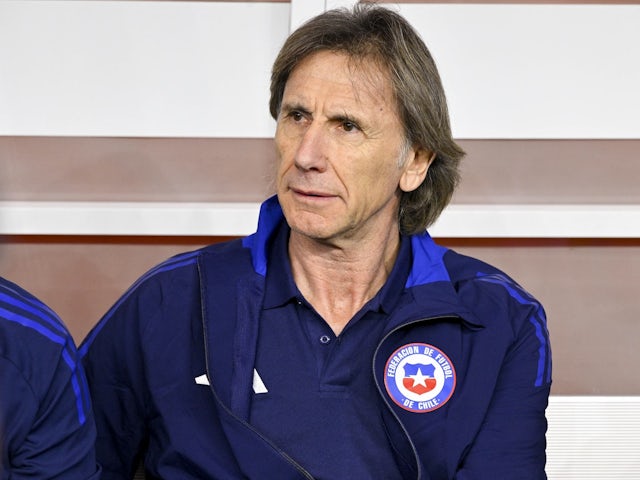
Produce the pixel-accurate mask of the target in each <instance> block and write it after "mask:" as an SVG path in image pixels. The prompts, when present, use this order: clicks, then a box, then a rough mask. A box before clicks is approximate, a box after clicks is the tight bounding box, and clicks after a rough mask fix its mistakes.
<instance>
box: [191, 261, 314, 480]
mask: <svg viewBox="0 0 640 480" xmlns="http://www.w3.org/2000/svg"><path fill="white" fill-rule="evenodd" d="M198 270H200V265H198ZM200 297H201V299H202V300H201V307H200V308H201V314H200V318H201V321H202V333H203V341H204V356H205V369H206V371H207V378H209V390H211V393H212V394H213V397H214V398H215V400H216V403H217V404H218V405H220V406H221V407H222V408H223V409H224V410H225V412H227V414H228V415H229V416H231V417H232V418H234V419H235V420H236V421H238V422H240V424H241V425H243V426H244V427H246V428H248V429H249V430H251V431H252V432H253V433H254V434H255V435H256V436H258V437H259V438H260V439H261V440H263V441H264V442H265V443H266V444H267V445H269V446H270V447H271V448H272V449H273V450H274V451H275V452H276V453H278V454H279V455H280V456H281V457H282V458H283V459H284V460H286V461H287V462H288V463H290V464H291V465H292V466H293V467H294V468H295V469H296V470H297V471H298V472H300V474H301V475H302V476H303V477H304V478H306V479H307V480H315V479H314V478H313V476H312V475H311V474H310V473H309V472H307V471H306V470H305V469H304V468H303V467H302V465H300V464H299V463H298V462H296V461H295V460H294V459H293V458H291V457H290V456H289V455H287V454H286V453H285V452H284V451H282V450H281V449H279V448H278V447H277V446H276V445H275V444H274V443H273V442H272V441H271V440H269V439H268V438H267V437H265V436H264V435H262V433H260V432H259V431H258V430H256V429H255V428H254V427H253V426H252V425H251V424H250V423H248V422H245V421H244V420H243V419H241V418H240V417H238V416H237V415H236V414H234V413H233V412H232V411H231V410H230V409H229V408H228V407H227V406H226V405H225V404H224V402H222V400H220V397H218V394H217V393H216V391H215V390H214V388H213V382H212V381H211V379H210V376H209V348H208V342H207V325H206V323H207V322H206V320H205V312H204V296H203V291H202V287H201V289H200Z"/></svg>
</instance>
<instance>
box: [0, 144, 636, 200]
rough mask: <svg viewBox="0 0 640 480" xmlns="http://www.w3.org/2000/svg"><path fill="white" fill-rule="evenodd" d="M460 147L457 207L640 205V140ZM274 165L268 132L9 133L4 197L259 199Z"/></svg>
mask: <svg viewBox="0 0 640 480" xmlns="http://www.w3.org/2000/svg"><path fill="white" fill-rule="evenodd" d="M460 144H461V145H462V147H463V148H464V149H465V150H466V151H467V157H466V159H465V160H464V161H463V180H462V184H461V185H460V188H459V190H458V192H457V193H456V195H455V198H454V202H456V203H479V204H484V203H491V204H508V203H551V204H554V203H567V204H574V203H586V204H593V203H603V204H617V203H623V204H625V203H626V204H638V203H640V188H638V187H637V179H638V178H640V162H638V160H637V159H638V158H640V140H461V141H460ZM274 162H275V152H274V148H273V142H272V140H270V139H262V138H261V139H251V138H238V139H229V138H209V139H205V138H111V137H2V136H0V200H48V201H62V200H70V201H166V202H172V201H176V202H181V201H193V202H199V201H207V202H259V201H261V200H262V199H264V198H265V197H266V196H267V195H269V193H270V192H271V191H272V189H271V179H272V171H273V167H274ZM123 179H126V182H125V181H123Z"/></svg>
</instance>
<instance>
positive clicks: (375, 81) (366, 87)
mask: <svg viewBox="0 0 640 480" xmlns="http://www.w3.org/2000/svg"><path fill="white" fill-rule="evenodd" d="M331 56H333V57H334V58H335V59H339V60H340V61H338V62H334V63H333V66H334V68H341V69H343V71H344V72H343V73H344V75H345V76H346V77H348V78H350V81H351V84H352V87H353V94H354V97H355V99H356V101H363V100H365V97H368V98H369V99H373V100H374V101H377V102H379V103H384V104H386V105H388V106H390V107H393V109H394V111H395V112H396V113H397V111H398V108H397V97H396V93H395V88H394V84H393V82H392V81H391V74H390V71H389V68H388V67H387V66H386V65H384V64H383V62H381V61H380V60H379V59H378V58H377V57H376V56H374V55H354V54H351V53H349V52H346V51H342V50H319V51H315V52H312V53H310V54H309V55H307V56H306V57H304V58H302V59H301V60H299V61H298V62H297V64H296V66H295V67H294V68H293V69H292V71H291V73H290V75H289V78H288V80H287V83H289V80H290V79H291V77H292V76H293V75H294V74H295V72H296V71H298V70H299V69H300V68H303V67H304V68H308V67H312V66H313V65H314V64H318V63H323V62H324V61H326V59H327V58H328V57H331ZM285 88H286V84H285Z"/></svg>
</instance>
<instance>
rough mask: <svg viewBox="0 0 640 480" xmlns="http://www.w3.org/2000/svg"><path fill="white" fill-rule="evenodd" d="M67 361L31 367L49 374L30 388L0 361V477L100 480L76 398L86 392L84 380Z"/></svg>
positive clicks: (87, 423) (91, 430)
mask: <svg viewBox="0 0 640 480" xmlns="http://www.w3.org/2000/svg"><path fill="white" fill-rule="evenodd" d="M74 351H75V350H74ZM36 358H37V357H36ZM67 360H68V361H67ZM67 360H64V359H63V358H59V361H58V362H57V363H54V364H53V365H46V366H45V365H40V366H38V365H33V368H34V369H39V370H40V372H42V371H46V372H53V375H52V377H50V378H46V379H45V378H39V379H38V381H35V382H34V381H32V380H30V379H29V378H28V376H27V375H25V373H24V372H22V371H21V370H20V369H18V368H17V367H16V365H15V364H13V363H12V362H10V361H8V360H6V359H2V358H0V424H1V425H2V428H0V431H1V432H2V435H0V446H1V447H2V448H0V450H2V457H3V458H2V464H1V465H0V474H1V473H2V472H1V470H2V469H3V468H5V469H6V470H8V472H9V477H10V478H12V479H15V480H19V479H27V478H29V479H43V480H44V479H74V480H75V479H78V480H80V479H97V478H99V476H100V472H99V468H98V467H97V464H96V458H95V452H94V441H95V426H94V423H93V416H92V413H91V410H90V405H89V402H88V399H87V398H82V394H81V393H80V391H81V390H86V384H85V380H84V376H83V375H82V372H81V369H80V371H76V370H75V368H74V369H72V368H70V363H71V364H72V365H73V366H76V367H77V365H75V364H74V363H73V359H67ZM47 361H48V359H47ZM5 474H6V472H5ZM0 476H2V478H5V477H4V476H3V475H0Z"/></svg>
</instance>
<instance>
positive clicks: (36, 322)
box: [0, 277, 73, 354]
mask: <svg viewBox="0 0 640 480" xmlns="http://www.w3.org/2000/svg"><path fill="white" fill-rule="evenodd" d="M0 331H1V332H2V335H0V338H2V341H3V343H4V344H6V343H7V342H12V343H22V344H38V345H40V346H41V347H44V346H46V345H50V346H51V348H52V349H55V350H60V349H63V348H64V347H65V346H67V345H69V344H73V339H72V337H71V334H70V333H69V331H68V330H67V327H66V326H65V324H64V323H63V322H62V320H61V319H60V317H59V316H58V315H57V314H56V313H55V312H54V311H53V310H52V309H51V308H50V307H49V306H47V305H46V304H45V303H44V302H43V301H41V300H40V299H39V298H37V297H36V296H35V295H33V294H32V293H30V292H29V291H27V290H25V289H24V288H22V287H21V286H19V285H17V284H15V283H13V282H11V281H9V280H7V279H5V278H3V277H0ZM6 350H7V349H6V348H4V349H3V351H4V352H5V353H6ZM39 354H42V351H41V352H39Z"/></svg>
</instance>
